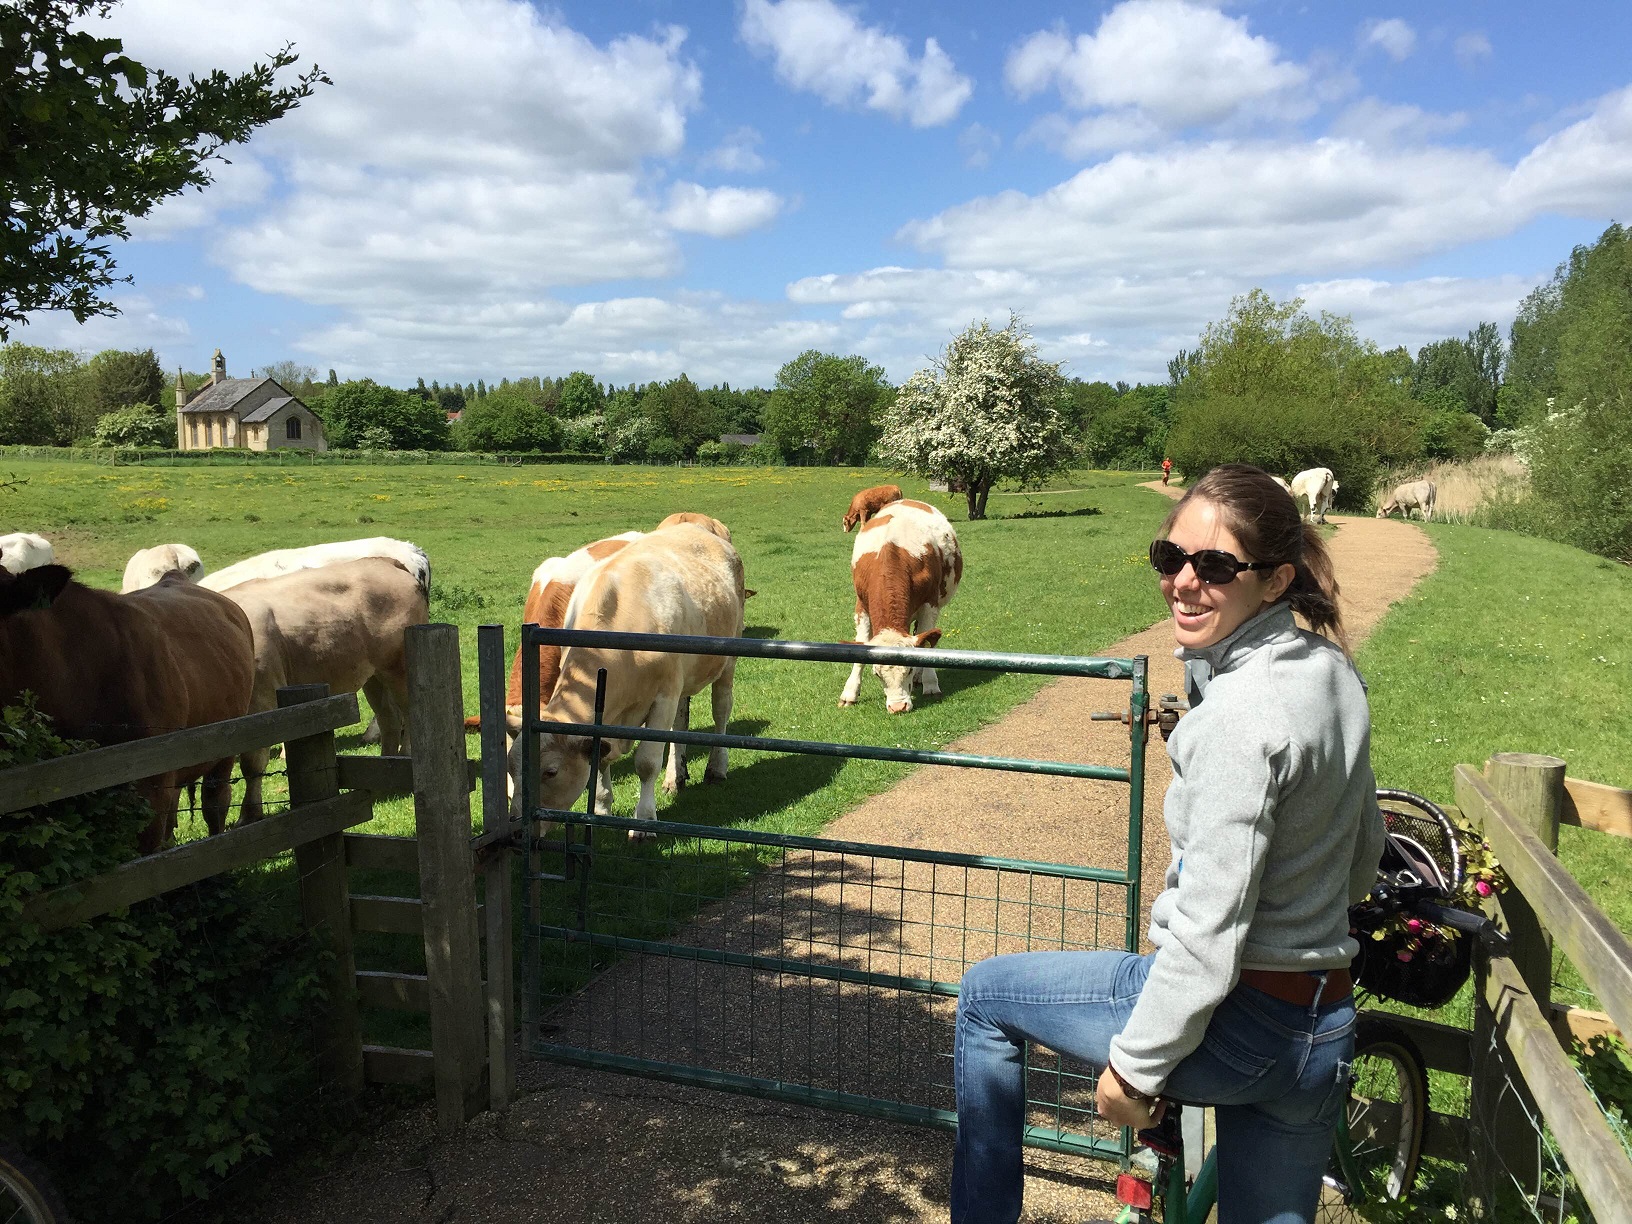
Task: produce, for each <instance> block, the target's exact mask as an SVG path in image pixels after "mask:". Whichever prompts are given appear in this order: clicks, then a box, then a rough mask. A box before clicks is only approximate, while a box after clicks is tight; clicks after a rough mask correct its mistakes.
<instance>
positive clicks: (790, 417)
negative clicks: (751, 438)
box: [764, 349, 894, 464]
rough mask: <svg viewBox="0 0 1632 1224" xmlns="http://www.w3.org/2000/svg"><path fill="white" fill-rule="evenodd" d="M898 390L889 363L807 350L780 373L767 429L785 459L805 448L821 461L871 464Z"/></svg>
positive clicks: (768, 407)
mask: <svg viewBox="0 0 1632 1224" xmlns="http://www.w3.org/2000/svg"><path fill="white" fill-rule="evenodd" d="M893 394H894V392H893V390H892V389H891V387H890V384H889V380H888V379H886V378H885V377H884V369H883V367H882V366H876V365H869V364H868V363H867V359H866V358H865V357H856V356H850V357H839V356H837V355H835V354H833V353H820V352H817V351H816V350H815V349H806V350H805V351H804V352H803V353H800V354H799V356H797V357H795V358H794V359H793V360H792V361H790V362H788V363H787V364H786V365H785V366H783V367H782V368H781V370H779V371H778V372H777V375H776V387H775V388H774V389H773V390H772V391H771V398H770V400H769V401H768V402H767V403H766V405H765V427H764V432H765V433H766V434H767V435H769V437H770V439H771V441H773V442H775V443H776V445H777V449H778V450H780V451H781V452H782V454H783V456H784V457H785V458H789V459H792V458H793V457H794V456H795V455H798V454H800V453H801V452H803V453H806V454H810V455H813V456H814V458H815V459H816V461H817V462H818V463H826V464H844V463H852V464H853V463H865V462H867V452H868V451H869V450H871V449H872V445H873V443H874V442H875V441H877V440H878V434H879V426H878V414H879V412H880V411H881V410H882V409H883V408H884V407H885V405H887V404H888V403H889V401H890V397H891V396H892V395H893Z"/></svg>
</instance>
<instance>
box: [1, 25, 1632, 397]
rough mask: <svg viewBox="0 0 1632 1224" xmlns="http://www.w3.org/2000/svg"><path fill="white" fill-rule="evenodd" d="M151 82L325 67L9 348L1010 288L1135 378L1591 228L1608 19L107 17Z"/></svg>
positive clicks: (234, 339)
mask: <svg viewBox="0 0 1632 1224" xmlns="http://www.w3.org/2000/svg"><path fill="white" fill-rule="evenodd" d="M105 25H106V28H107V30H108V32H111V33H115V34H118V35H119V36H121V37H123V38H124V40H125V42H126V46H127V49H129V50H130V51H131V52H132V53H133V54H135V55H136V56H137V57H138V58H139V59H141V60H143V61H144V62H146V63H149V64H151V65H158V66H163V67H165V68H168V69H170V70H172V71H176V72H183V73H185V72H188V71H204V70H207V69H209V68H213V67H227V68H232V69H241V68H242V67H245V66H247V65H248V64H249V63H250V62H251V61H253V60H255V59H257V58H264V57H265V56H266V54H268V53H269V52H271V51H272V50H274V49H276V48H277V47H279V46H281V45H282V44H283V43H284V42H285V41H293V42H294V43H295V44H296V46H297V49H298V50H299V52H300V53H301V55H302V56H303V57H304V59H305V60H306V61H307V62H310V61H312V60H315V61H316V62H318V63H319V64H321V65H322V66H323V67H324V69H326V70H327V71H328V72H329V73H330V74H331V75H332V77H333V78H334V82H335V83H334V85H333V86H332V87H331V88H324V89H320V90H319V91H318V93H317V94H316V96H314V97H313V98H312V99H310V100H309V101H308V102H306V103H305V104H304V105H303V106H302V107H301V108H300V109H299V110H298V111H296V112H294V113H293V114H291V115H290V116H288V117H286V118H285V119H283V120H280V121H279V122H278V123H276V124H273V125H272V126H270V127H268V128H266V129H263V130H262V131H261V132H260V133H258V134H257V135H256V137H255V138H254V139H253V140H252V141H251V142H250V143H249V144H248V145H247V146H245V147H242V148H239V149H237V150H235V151H233V152H232V153H231V154H230V156H231V157H232V160H233V164H232V165H230V166H225V167H222V168H221V169H220V171H219V172H218V181H217V183H216V185H215V186H213V187H212V188H210V189H209V190H208V191H206V192H204V193H202V194H192V195H188V196H186V197H183V198H180V199H178V200H175V201H172V202H168V203H166V204H164V205H162V206H161V207H160V208H159V209H157V210H156V211H155V212H154V214H153V215H152V216H151V217H149V218H148V219H146V220H144V221H141V222H139V223H138V224H137V225H136V226H135V227H134V232H133V237H132V239H131V241H130V242H128V243H126V244H123V245H122V246H121V248H120V250H119V252H118V259H119V262H120V264H121V268H122V270H123V271H125V272H128V273H130V274H132V275H133V276H134V282H133V283H132V284H130V285H127V286H121V287H119V289H118V291H117V294H116V300H118V301H119V303H120V304H121V306H122V307H123V313H122V314H121V315H120V316H119V317H117V318H114V319H101V320H95V321H93V322H91V323H89V324H87V325H85V326H83V327H80V326H77V325H75V324H74V323H73V321H72V319H71V318H68V317H66V316H61V315H41V316H38V317H36V319H34V320H33V321H32V322H31V324H30V325H29V326H28V327H26V328H24V329H20V330H18V331H16V332H14V333H13V335H14V338H16V339H21V340H25V341H27V342H29V343H34V344H51V345H60V346H64V347H71V348H77V349H82V350H86V351H94V350H96V349H100V348H105V347H109V346H117V347H132V348H134V347H147V346H152V347H153V348H155V349H156V350H157V351H158V352H159V354H160V357H161V359H162V360H163V361H164V362H165V364H166V365H167V366H170V367H174V366H178V365H180V366H185V367H186V368H188V369H190V370H198V369H204V368H207V366H208V360H209V354H210V352H211V351H212V350H213V349H214V348H216V347H217V346H219V347H220V348H221V349H222V350H223V352H224V353H225V355H226V357H227V363H228V369H229V372H231V373H233V374H235V375H238V374H246V373H249V372H250V371H251V370H252V369H253V368H255V367H259V366H262V365H265V364H267V363H270V362H273V361H278V360H294V361H297V362H300V363H302V364H305V365H310V366H313V367H315V368H316V369H317V370H318V371H319V373H320V374H322V373H323V372H326V371H327V370H328V369H329V368H331V367H332V368H334V369H335V370H337V371H338V372H339V374H340V375H341V376H342V377H362V376H370V377H374V378H377V379H380V380H381V381H385V382H390V383H395V384H398V385H402V384H411V383H412V382H413V380H414V379H415V378H416V377H423V378H424V379H425V380H426V381H427V382H429V381H431V380H432V379H439V380H441V381H443V382H448V381H461V382H468V381H474V380H475V379H477V378H486V379H489V380H496V379H497V378H500V377H503V376H517V375H531V374H542V375H564V374H566V373H568V372H570V371H572V370H576V369H582V370H587V371H589V372H590V373H591V374H593V375H595V376H596V377H597V378H599V379H601V380H602V381H610V382H616V383H620V384H621V383H626V382H631V381H647V380H651V379H666V378H672V377H673V376H675V375H676V374H679V373H681V372H685V373H687V374H689V375H690V376H691V377H692V378H693V379H694V380H695V381H698V382H700V383H703V384H705V385H706V384H709V383H714V382H718V381H721V380H725V381H729V382H730V383H732V384H733V385H754V384H758V385H765V386H768V385H770V384H771V383H772V382H773V381H774V379H775V377H776V371H777V369H778V367H780V366H781V365H782V364H783V363H784V362H786V361H788V360H790V359H791V358H793V357H794V356H796V355H797V354H798V353H799V352H801V351H803V350H804V349H807V348H818V349H822V350H824V351H829V352H839V353H860V354H862V355H863V356H865V357H867V358H868V359H869V360H871V361H874V362H877V363H878V364H880V365H882V366H883V367H884V368H885V370H886V372H887V373H888V375H889V376H890V377H891V378H892V379H893V380H895V381H901V380H904V379H905V378H906V377H907V376H908V375H910V374H911V373H912V372H913V370H915V369H917V368H920V367H921V366H923V365H925V364H927V363H928V361H929V360H930V359H931V358H932V357H933V356H934V355H935V354H936V353H937V352H939V351H940V349H941V348H942V347H943V346H944V345H945V344H946V342H947V340H948V339H949V338H950V337H951V336H952V335H953V334H954V333H956V332H957V331H959V330H961V329H962V328H963V327H964V326H965V325H966V324H968V323H969V322H970V321H971V320H973V319H976V318H981V317H988V318H992V319H994V320H999V321H1001V320H1006V318H1007V316H1008V314H1009V312H1010V311H1011V310H1012V311H1016V312H1018V313H1019V314H1020V315H1022V316H1023V317H1024V318H1025V319H1026V321H1027V323H1028V324H1029V325H1030V326H1031V328H1032V330H1033V332H1034V334H1035V336H1036V338H1037V340H1038V343H1039V346H1040V348H1041V349H1042V352H1043V354H1044V355H1045V356H1047V357H1049V358H1051V359H1054V360H1059V361H1062V362H1064V363H1065V367H1066V370H1067V372H1068V373H1070V374H1072V375H1075V376H1077V377H1082V378H1107V379H1111V380H1115V379H1118V378H1125V379H1127V380H1129V381H1138V380H1140V379H1146V380H1160V379H1162V378H1165V366H1166V362H1167V359H1168V358H1169V357H1170V356H1171V355H1172V354H1173V353H1174V352H1175V351H1176V350H1177V349H1179V348H1180V347H1185V346H1191V345H1193V344H1194V342H1195V339H1196V337H1197V335H1198V333H1199V332H1200V330H1201V328H1202V327H1203V326H1205V324H1206V323H1207V322H1208V321H1209V320H1212V319H1216V318H1218V317H1220V316H1221V315H1222V314H1223V312H1224V311H1225V310H1226V309H1227V307H1228V305H1229V302H1230V299H1231V297H1232V296H1234V295H1236V294H1239V293H1244V292H1246V291H1247V290H1249V289H1251V288H1252V287H1254V286H1255V285H1261V286H1264V287H1265V288H1267V289H1269V290H1270V291H1271V292H1273V293H1275V294H1276V295H1277V296H1278V297H1288V296H1292V295H1294V294H1296V295H1299V296H1302V297H1304V298H1305V299H1306V300H1307V302H1308V304H1309V306H1310V308H1311V309H1326V310H1333V311H1336V312H1338V313H1342V314H1349V315H1352V316H1353V317H1354V319H1355V322H1356V325H1357V327H1358V329H1359V331H1360V333H1361V334H1362V335H1364V336H1367V337H1369V338H1372V339H1374V340H1376V341H1377V342H1378V343H1379V344H1382V345H1384V346H1385V347H1388V346H1392V345H1395V344H1406V345H1408V346H1410V347H1411V348H1412V349H1413V350H1414V349H1415V348H1416V347H1417V346H1419V345H1421V344H1423V343H1426V342H1427V341H1429V340H1433V339H1436V338H1438V337H1441V336H1444V335H1449V334H1460V333H1462V332H1465V331H1466V330H1467V329H1468V328H1470V327H1472V326H1473V325H1474V324H1475V323H1477V322H1479V321H1480V320H1482V319H1494V320H1496V321H1498V322H1499V323H1500V324H1501V325H1502V327H1503V328H1504V330H1505V328H1506V326H1507V325H1508V323H1509V322H1510V321H1511V319H1512V315H1513V311H1514V308H1515V307H1516V305H1517V303H1518V301H1519V299H1520V298H1521V297H1522V296H1523V295H1524V294H1525V293H1526V292H1528V291H1529V289H1530V288H1532V287H1533V286H1534V285H1535V284H1536V283H1537V282H1538V281H1539V280H1541V279H1543V278H1544V277H1546V276H1547V275H1548V274H1549V273H1550V272H1551V270H1552V268H1553V267H1554V266H1555V265H1556V264H1557V263H1558V262H1559V261H1560V260H1561V259H1562V258H1563V257H1564V256H1565V255H1566V254H1567V253H1568V251H1569V248H1570V247H1571V246H1572V245H1574V244H1576V243H1579V242H1586V241H1591V240H1592V238H1594V237H1595V236H1596V235H1597V234H1598V233H1599V232H1600V231H1601V230H1602V229H1603V227H1604V226H1605V225H1606V224H1607V223H1608V222H1609V221H1611V220H1615V219H1620V220H1623V221H1625V220H1628V219H1632V67H1629V62H1628V59H1627V56H1626V48H1627V47H1628V46H1632V5H1624V4H1613V5H1606V4H1597V5H1587V4H1554V5H1551V6H1548V7H1547V8H1546V9H1545V10H1542V9H1539V8H1537V7H1536V6H1534V5H1533V4H1520V3H1516V2H1511V3H1489V4H1478V5H1473V4H1448V3H1437V4H1436V3H1423V2H1419V3H1416V4H1413V5H1409V6H1406V5H1401V6H1398V7H1387V6H1384V7H1375V6H1371V5H1363V4H1357V3H1356V4H1351V3H1337V2H1328V3H1310V4H1283V3H1274V2H1265V3H1240V4H1223V5H1218V4H1208V3H1203V2H1200V0H1124V2H1123V3H1119V4H1097V5H1089V4H1075V5H1062V4H1046V3H1030V2H1027V0H1012V2H1010V3H1004V4H993V3H990V0H986V2H983V3H975V2H964V0H940V2H938V3H935V4H928V3H904V2H896V3H884V2H880V0H861V2H859V3H836V2H835V0H692V2H689V3H679V2H677V0H622V2H618V3H608V2H606V0H573V2H570V3H563V4H557V5H535V4H529V3H527V2H526V0H411V2H410V0H256V2H255V3H254V4H244V5H223V4H220V3H219V0H127V2H126V3H124V4H121V5H119V6H117V7H116V8H115V9H114V10H113V11H112V14H111V16H110V17H109V18H108V20H107V21H106V23H105Z"/></svg>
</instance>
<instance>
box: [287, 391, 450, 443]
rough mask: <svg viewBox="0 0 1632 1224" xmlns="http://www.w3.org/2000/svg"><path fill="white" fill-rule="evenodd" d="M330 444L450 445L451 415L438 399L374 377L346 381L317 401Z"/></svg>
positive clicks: (315, 406)
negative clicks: (386, 384) (431, 399)
mask: <svg viewBox="0 0 1632 1224" xmlns="http://www.w3.org/2000/svg"><path fill="white" fill-rule="evenodd" d="M319 407H320V415H321V416H322V418H323V429H324V432H325V433H326V434H327V436H328V440H329V445H330V446H333V447H337V448H339V449H342V450H343V449H347V448H350V447H361V446H364V445H365V444H367V449H376V448H381V447H382V444H383V448H388V449H391V450H447V449H448V444H449V441H450V438H449V434H448V418H447V414H446V413H444V412H443V411H442V409H441V407H440V406H439V405H437V404H432V403H428V402H427V401H425V400H422V399H420V398H419V396H417V395H415V394H414V393H413V392H411V391H397V390H395V389H393V388H391V387H382V386H380V385H379V384H378V383H376V382H375V381H374V380H373V379H371V378H363V379H358V380H356V381H354V382H346V383H341V384H340V385H339V386H338V387H336V388H334V389H333V390H332V391H330V392H329V393H328V394H327V395H325V396H324V397H323V400H322V403H321V406H318V405H314V406H313V408H314V411H318V410H319Z"/></svg>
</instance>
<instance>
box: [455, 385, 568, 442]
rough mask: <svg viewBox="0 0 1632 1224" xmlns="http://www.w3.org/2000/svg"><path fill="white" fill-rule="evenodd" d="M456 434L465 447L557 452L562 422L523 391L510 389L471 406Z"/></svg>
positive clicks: (461, 419) (456, 429)
mask: <svg viewBox="0 0 1632 1224" xmlns="http://www.w3.org/2000/svg"><path fill="white" fill-rule="evenodd" d="M455 436H456V437H457V438H458V440H459V445H460V449H461V450H471V451H553V450H557V449H559V447H560V445H561V422H560V421H558V420H556V419H555V417H553V416H551V415H550V413H549V411H548V410H547V409H545V408H544V407H542V406H541V405H539V404H535V403H533V401H532V400H530V399H528V398H527V396H526V395H525V394H524V393H523V392H521V391H519V390H517V389H515V388H508V389H506V390H503V391H495V392H493V393H492V394H491V395H489V396H487V398H485V399H480V400H477V401H476V402H475V403H474V404H471V405H470V406H469V407H467V408H466V409H465V415H464V416H463V417H461V418H460V420H459V423H458V425H457V426H456V427H455Z"/></svg>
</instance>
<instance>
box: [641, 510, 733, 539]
mask: <svg viewBox="0 0 1632 1224" xmlns="http://www.w3.org/2000/svg"><path fill="white" fill-rule="evenodd" d="M665 527H701V528H702V529H703V530H704V531H707V532H710V533H712V534H714V535H717V536H719V537H720V539H722V540H724V541H725V542H726V543H727V544H729V543H731V528H729V527H727V526H726V525H725V524H724V523H722V522H720V520H719V519H717V518H709V517H708V515H706V514H698V513H696V512H695V511H692V510H682V511H680V512H679V513H678V514H671V515H669V517H668V518H666V519H664V520H663V521H662V522H661V523H659V524H658V525H657V530H659V531H662V530H663V528H665Z"/></svg>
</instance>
